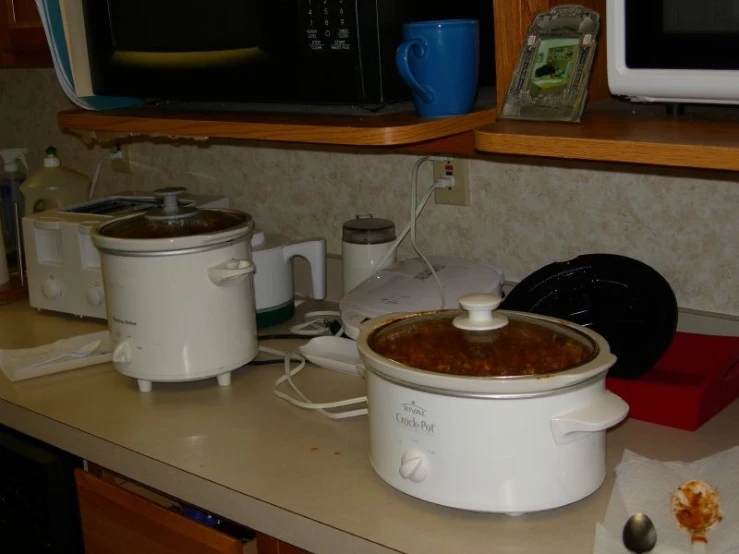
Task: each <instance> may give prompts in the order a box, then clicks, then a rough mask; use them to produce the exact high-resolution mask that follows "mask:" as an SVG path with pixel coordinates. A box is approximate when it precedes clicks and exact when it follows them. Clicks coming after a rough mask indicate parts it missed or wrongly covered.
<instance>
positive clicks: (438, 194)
mask: <svg viewBox="0 0 739 554" xmlns="http://www.w3.org/2000/svg"><path fill="white" fill-rule="evenodd" d="M468 170H469V160H466V159H464V158H447V159H445V160H444V161H442V162H434V181H436V180H437V179H443V178H444V177H446V176H452V177H454V186H453V187H451V188H443V189H436V190H435V191H434V201H435V202H436V203H437V204H453V205H455V206H469V205H470V182H469V178H468Z"/></svg>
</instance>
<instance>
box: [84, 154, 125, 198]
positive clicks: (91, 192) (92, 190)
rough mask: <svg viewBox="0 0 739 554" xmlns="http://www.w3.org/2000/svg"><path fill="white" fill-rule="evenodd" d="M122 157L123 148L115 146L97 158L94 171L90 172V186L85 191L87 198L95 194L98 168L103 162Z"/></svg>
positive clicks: (98, 175) (100, 167) (101, 166)
mask: <svg viewBox="0 0 739 554" xmlns="http://www.w3.org/2000/svg"><path fill="white" fill-rule="evenodd" d="M122 157H123V150H121V149H120V148H118V147H116V148H114V149H113V150H111V151H110V152H108V153H107V154H106V155H105V156H103V157H102V158H100V160H98V163H97V165H96V166H95V172H94V173H93V174H92V181H90V188H89V189H88V191H87V199H88V200H92V197H93V196H94V195H95V188H97V184H98V178H99V177H100V170H101V169H102V168H103V164H104V163H105V162H106V161H107V160H118V159H121V158H122Z"/></svg>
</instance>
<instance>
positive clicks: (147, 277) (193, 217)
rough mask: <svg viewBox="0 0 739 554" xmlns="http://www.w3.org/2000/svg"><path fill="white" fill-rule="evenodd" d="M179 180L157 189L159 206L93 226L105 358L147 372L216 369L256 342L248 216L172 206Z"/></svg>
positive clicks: (148, 376) (151, 376) (240, 357)
mask: <svg viewBox="0 0 739 554" xmlns="http://www.w3.org/2000/svg"><path fill="white" fill-rule="evenodd" d="M182 191H184V189H179V188H172V189H160V190H158V191H156V192H155V195H157V196H159V197H162V198H163V199H164V206H163V208H161V209H155V210H150V211H147V212H145V213H143V214H137V215H134V216H128V217H123V218H117V219H114V220H111V221H109V222H106V223H104V224H102V225H101V226H100V227H99V228H96V229H94V230H93V233H92V240H93V243H94V244H95V246H96V247H97V248H98V249H99V250H100V252H101V265H102V271H103V282H104V287H105V298H106V309H107V314H108V325H109V328H110V334H111V340H112V341H113V342H114V343H115V345H116V346H115V350H114V352H113V365H114V367H115V368H116V369H117V370H118V371H119V372H120V373H122V374H123V375H127V376H129V377H133V378H135V379H136V380H137V382H138V386H139V390H141V391H142V392H147V391H150V390H151V387H152V382H159V381H189V380H196V379H206V378H209V377H217V378H218V384H219V385H221V386H227V385H229V384H230V381H231V371H232V370H234V369H236V368H238V367H241V366H243V365H244V364H246V363H248V362H250V361H251V360H252V359H254V358H255V357H256V355H257V352H258V343H257V334H256V320H255V309H254V287H253V272H254V264H253V263H252V260H251V247H250V243H249V239H250V237H251V234H252V233H253V230H254V223H253V221H252V218H251V216H249V215H248V214H245V213H243V212H238V211H233V210H197V209H195V208H180V207H178V206H177V201H176V196H177V194H179V193H180V192H182Z"/></svg>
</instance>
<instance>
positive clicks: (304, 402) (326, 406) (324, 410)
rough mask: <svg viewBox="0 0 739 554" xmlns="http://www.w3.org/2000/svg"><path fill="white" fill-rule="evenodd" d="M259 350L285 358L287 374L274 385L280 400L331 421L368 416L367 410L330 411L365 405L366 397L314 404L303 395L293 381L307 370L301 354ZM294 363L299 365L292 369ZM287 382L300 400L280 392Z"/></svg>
mask: <svg viewBox="0 0 739 554" xmlns="http://www.w3.org/2000/svg"><path fill="white" fill-rule="evenodd" d="M259 350H260V351H262V352H265V353H267V354H274V355H281V356H284V358H283V359H284V364H285V365H284V367H285V374H284V375H283V376H281V377H279V378H278V379H277V380H276V381H275V382H274V384H273V385H272V393H273V394H274V395H275V396H277V397H278V398H281V399H283V400H286V401H287V402H289V403H290V404H293V405H294V406H297V407H299V408H303V409H306V410H315V411H317V412H318V413H319V414H321V415H322V416H325V417H327V418H329V419H346V418H349V417H357V416H361V415H366V414H367V408H359V409H356V410H345V411H342V412H330V411H328V410H330V409H334V408H342V407H345V406H352V405H354V404H364V403H366V402H367V397H366V396H359V397H357V398H349V399H347V400H337V401H334V402H313V401H311V400H310V399H309V398H308V397H307V396H306V395H305V394H303V393H302V392H301V391H300V390H299V389H298V387H297V386H296V385H295V383H294V382H293V380H292V378H293V377H294V376H295V375H297V374H298V373H300V372H301V371H302V370H303V369H304V368H305V358H304V357H303V356H302V355H301V354H299V353H297V352H285V351H282V350H276V349H274V348H267V347H265V346H260V347H259ZM292 361H296V362H298V365H297V366H296V367H294V368H292V367H290V362H292ZM285 382H287V384H288V385H289V386H290V388H291V389H292V390H293V391H294V392H295V394H297V395H298V397H300V400H298V399H296V398H294V397H292V396H290V395H289V394H286V393H284V392H282V391H281V390H279V386H280V385H281V384H282V383H285Z"/></svg>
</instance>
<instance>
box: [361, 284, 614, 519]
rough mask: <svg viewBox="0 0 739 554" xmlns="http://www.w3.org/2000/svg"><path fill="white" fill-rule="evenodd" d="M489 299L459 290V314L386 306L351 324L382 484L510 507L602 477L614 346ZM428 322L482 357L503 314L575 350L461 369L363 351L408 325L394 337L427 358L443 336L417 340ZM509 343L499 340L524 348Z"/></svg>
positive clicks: (555, 500)
mask: <svg viewBox="0 0 739 554" xmlns="http://www.w3.org/2000/svg"><path fill="white" fill-rule="evenodd" d="M499 303H500V299H499V298H497V297H494V296H492V295H487V294H485V295H482V294H479V295H468V296H466V297H463V298H462V299H460V304H462V306H463V307H464V308H465V309H467V310H470V311H469V312H468V313H467V314H466V313H465V312H460V311H458V310H444V311H439V312H425V313H415V314H394V315H389V316H385V317H380V318H376V319H372V320H369V321H367V322H365V323H364V324H362V326H361V329H360V335H359V338H358V340H357V345H358V349H359V353H360V358H361V362H362V364H363V365H364V367H365V375H366V379H367V398H368V406H369V428H370V458H371V463H372V466H373V468H374V469H375V471H376V472H377V474H378V475H379V476H380V477H381V478H382V479H384V480H385V481H386V482H387V483H389V484H390V485H392V486H393V487H395V488H397V489H399V490H401V491H403V492H405V493H407V494H409V495H412V496H415V497H418V498H421V499H423V500H427V501H430V502H434V503H436V504H441V505H445V506H451V507H455V508H463V509H468V510H476V511H484V512H502V513H507V514H511V515H517V514H521V513H525V512H532V511H539V510H546V509H550V508H555V507H558V506H563V505H565V504H569V503H571V502H575V501H577V500H580V499H582V498H584V497H586V496H588V495H589V494H591V493H592V492H594V491H595V490H596V489H598V487H600V485H601V484H602V482H603V480H604V478H605V456H606V448H605V442H606V433H605V431H606V429H608V428H609V427H612V426H613V425H615V424H617V423H618V422H620V421H621V420H622V419H624V418H625V417H626V414H627V412H628V406H627V405H626V403H625V402H624V401H623V400H621V399H620V398H619V397H617V396H615V395H614V394H612V393H611V392H609V391H606V390H605V376H606V372H607V371H608V368H609V367H610V366H611V365H613V363H614V362H615V357H614V356H613V355H612V354H611V353H610V351H609V348H608V344H607V342H606V341H605V340H604V339H603V338H602V337H601V336H600V335H598V334H597V333H594V332H592V331H590V330H588V329H585V328H582V327H579V326H577V325H575V324H571V323H568V322H565V321H561V320H557V319H554V318H549V317H544V316H537V315H532V314H525V313H521V312H505V311H502V310H501V311H496V312H492V314H493V315H491V311H492V310H493V309H494V308H495V307H497V305H498V304H499ZM455 320H456V323H453V322H454V321H455ZM504 320H506V321H504ZM507 320H510V322H511V323H508V322H507ZM429 321H431V322H433V325H436V324H437V323H438V322H440V323H439V324H441V325H443V326H448V328H449V329H450V330H452V332H458V333H459V336H460V337H462V340H463V342H462V343H461V344H462V346H461V348H460V351H461V350H464V351H465V352H464V355H465V356H466V355H468V354H469V355H470V356H471V354H470V353H471V352H477V351H478V349H479V348H482V350H480V351H479V352H480V356H481V357H486V358H488V359H492V358H494V357H495V356H496V355H497V354H495V352H496V349H502V350H497V351H498V352H501V351H505V350H506V349H507V348H508V346H506V342H507V341H508V339H507V338H506V337H507V336H508V335H505V334H504V331H505V333H509V332H511V329H513V327H510V325H511V324H512V323H513V322H515V323H514V325H524V326H528V325H530V326H531V329H533V330H536V331H537V333H539V332H541V336H547V335H551V336H552V338H553V340H556V341H559V340H560V338H561V339H562V340H567V341H574V343H576V344H579V345H580V346H582V348H583V349H584V352H585V354H583V355H584V356H585V358H584V359H583V360H582V361H579V362H578V363H575V364H574V365H572V366H567V365H565V366H564V368H563V369H558V370H556V371H555V370H552V371H549V372H547V373H542V374H533V375H505V376H495V375H492V376H469V375H458V374H452V373H440V372H438V371H436V370H433V371H431V370H428V369H418V368H416V367H411V366H410V365H406V364H404V363H400V362H398V361H396V360H393V359H390V358H389V357H386V356H385V355H383V354H380V353H378V352H377V351H375V349H374V348H376V347H378V345H380V344H381V342H380V341H381V340H385V341H386V342H385V343H384V344H385V345H386V346H387V345H388V344H394V343H393V341H395V340H396V339H397V337H401V338H402V337H403V336H404V335H403V334H404V333H408V332H410V333H411V334H410V335H405V337H406V339H410V341H411V343H410V344H411V345H412V347H414V346H415V347H417V346H420V347H421V350H425V352H426V354H428V353H431V354H432V355H433V357H434V360H435V361H433V362H431V363H434V364H444V363H446V362H447V361H448V360H447V359H445V358H444V357H443V356H441V354H440V352H441V349H442V348H446V347H447V346H448V345H447V344H446V341H445V340H439V339H438V338H436V339H434V340H433V341H428V340H427V341H425V342H424V336H425V335H423V329H424V328H425V327H424V326H425V325H426V324H427V322H429ZM501 322H503V323H504V325H503V327H502V328H497V327H495V326H496V325H500V324H501ZM459 326H461V327H462V329H461V330H460V331H454V329H456V328H458V327H459ZM506 327H508V330H505V329H506ZM419 329H420V330H421V334H415V335H414V334H413V333H417V332H418V330H419ZM525 329H526V333H528V327H526V328H525ZM443 332H444V333H446V332H447V331H446V330H444V331H443ZM383 336H384V337H385V339H381V338H380V337H383ZM555 336H556V337H557V339H554V337H555ZM501 337H503V338H501ZM388 340H389V342H388ZM536 340H537V341H538V340H539V339H538V338H537V339H536ZM442 343H443V344H442ZM516 344H517V343H516V342H515V341H514V342H511V345H512V346H511V349H512V350H511V351H514V349H519V351H524V352H525V351H527V350H529V351H533V348H534V347H535V344H534V343H533V342H532V344H531V346H530V347H529V346H527V345H526V344H523V345H521V344H518V346H516ZM519 347H520V348H519ZM452 348H455V347H454V346H453V347H452ZM381 350H382V349H381ZM383 351H384V350H383ZM491 352H493V354H491ZM426 354H424V357H425V356H426ZM437 354H439V356H441V357H438V356H437ZM448 354H450V356H449V359H451V360H455V359H458V360H459V362H455V361H452V364H454V363H460V364H465V363H467V362H466V361H463V360H466V358H465V357H464V356H457V355H456V353H455V352H454V351H451V353H449V352H448ZM390 355H391V356H392V357H395V358H396V359H409V358H403V357H402V356H400V357H399V356H396V355H395V353H391V354H390ZM526 363H527V364H528V362H526ZM427 367H428V366H427ZM527 367H529V366H527ZM542 367H544V366H542ZM453 371H457V369H453Z"/></svg>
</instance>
